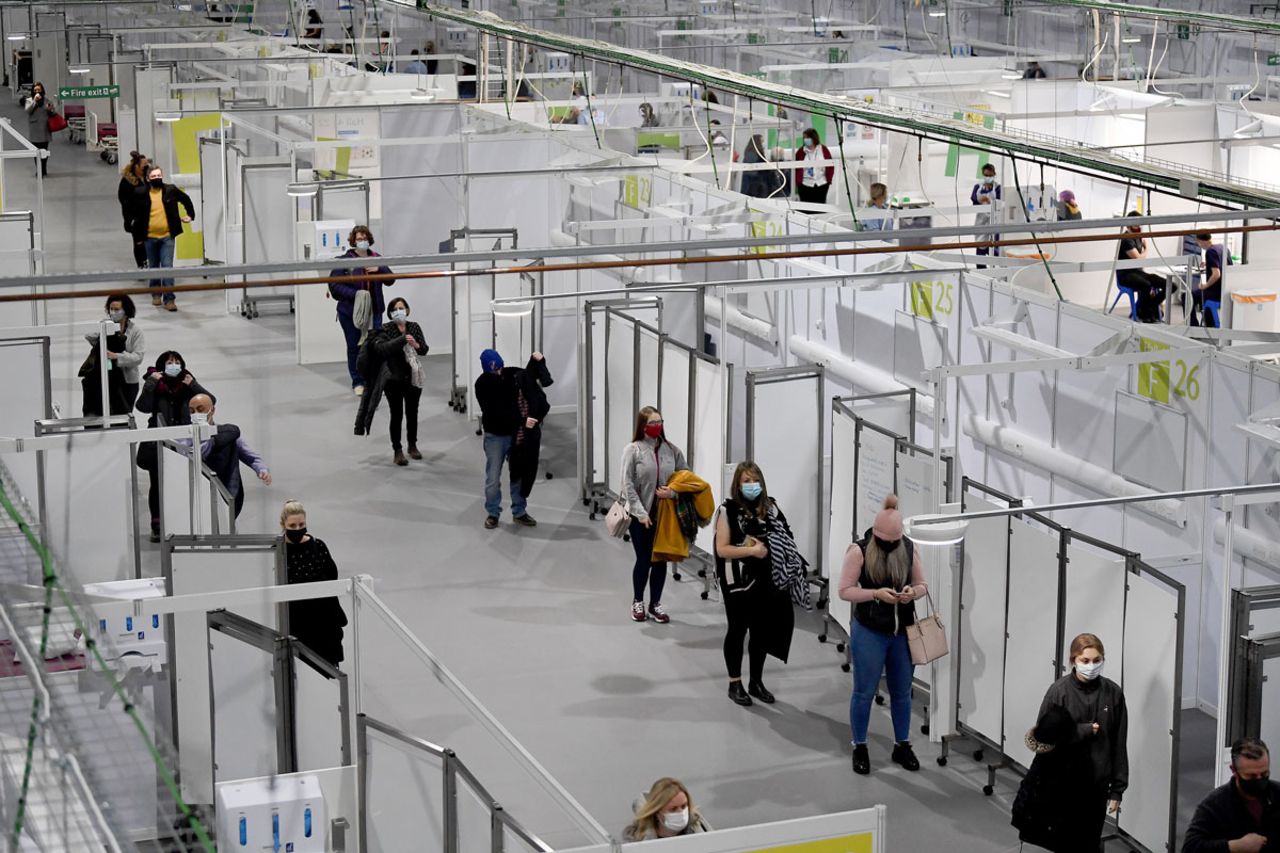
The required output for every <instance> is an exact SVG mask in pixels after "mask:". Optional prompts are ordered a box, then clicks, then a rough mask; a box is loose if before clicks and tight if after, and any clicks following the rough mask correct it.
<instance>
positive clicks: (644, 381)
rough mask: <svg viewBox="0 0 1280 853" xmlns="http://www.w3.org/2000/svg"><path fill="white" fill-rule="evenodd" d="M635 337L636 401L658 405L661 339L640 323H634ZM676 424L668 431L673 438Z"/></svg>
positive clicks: (641, 404) (677, 430)
mask: <svg viewBox="0 0 1280 853" xmlns="http://www.w3.org/2000/svg"><path fill="white" fill-rule="evenodd" d="M636 331H637V339H638V341H639V349H637V350H636V358H637V361H636V403H637V404H638V405H640V406H654V407H656V406H657V405H658V393H659V392H658V389H659V386H660V385H661V382H662V339H661V335H660V334H659V333H658V331H657V330H656V329H654V328H650V327H649V326H646V325H644V324H642V323H636ZM662 416H663V419H664V420H665V419H666V416H667V413H666V412H663V413H662ZM672 423H674V424H676V432H673V433H670V435H671V437H672V438H673V439H678V437H679V435H680V432H679V429H680V425H679V422H678V421H673V422H672ZM681 449H682V450H686V451H687V450H688V449H689V448H688V446H687V445H686V446H684V447H681Z"/></svg>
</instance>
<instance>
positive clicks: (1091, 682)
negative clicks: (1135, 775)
mask: <svg viewBox="0 0 1280 853" xmlns="http://www.w3.org/2000/svg"><path fill="white" fill-rule="evenodd" d="M1105 659H1106V649H1105V648H1104V647H1103V645H1102V640H1101V639H1099V638H1098V637H1097V636H1096V635H1094V634H1080V635H1078V636H1077V637H1076V638H1075V639H1073V640H1072V641H1071V648H1070V660H1071V666H1072V669H1071V672H1069V673H1067V674H1066V675H1064V676H1063V677H1062V678H1059V679H1058V680H1057V681H1055V682H1054V683H1053V684H1052V685H1051V686H1050V687H1049V689H1048V690H1047V691H1046V692H1045V694H1044V701H1043V702H1041V703H1040V714H1039V716H1040V717H1043V716H1044V715H1045V714H1046V713H1047V712H1048V711H1049V709H1050V708H1052V707H1054V706H1059V707H1061V708H1063V709H1065V710H1066V712H1067V713H1068V714H1069V715H1070V716H1071V720H1072V722H1073V723H1074V729H1073V733H1072V739H1071V741H1070V742H1069V743H1068V744H1067V747H1068V748H1070V749H1078V750H1079V751H1080V753H1081V755H1082V757H1083V760H1084V761H1085V762H1086V764H1087V765H1088V768H1089V773H1088V780H1087V781H1088V784H1087V785H1085V786H1084V787H1077V789H1076V790H1075V795H1074V796H1075V800H1074V808H1073V811H1074V812H1075V813H1076V822H1075V830H1076V833H1077V834H1076V838H1077V839H1079V846H1078V847H1076V848H1073V849H1078V850H1096V849H1098V845H1099V844H1100V843H1101V839H1102V827H1103V823H1104V821H1105V820H1106V816H1107V813H1111V814H1113V815H1118V814H1120V799H1121V797H1123V796H1124V792H1125V790H1126V789H1127V788H1128V787H1129V750H1128V746H1127V741H1128V737H1129V714H1128V711H1127V710H1126V708H1125V701H1124V693H1123V691H1121V689H1120V685H1118V684H1116V683H1115V682H1114V681H1112V680H1111V679H1109V678H1106V677H1104V676H1103V675H1102V669H1103V662H1104V661H1105Z"/></svg>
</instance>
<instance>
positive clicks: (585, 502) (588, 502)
mask: <svg viewBox="0 0 1280 853" xmlns="http://www.w3.org/2000/svg"><path fill="white" fill-rule="evenodd" d="M582 505H583V506H591V498H583V499H582Z"/></svg>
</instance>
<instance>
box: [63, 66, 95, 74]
mask: <svg viewBox="0 0 1280 853" xmlns="http://www.w3.org/2000/svg"><path fill="white" fill-rule="evenodd" d="M89 71H90V69H89V68H88V67H87V66H83V67H80V68H68V69H67V73H69V74H88V73H89Z"/></svg>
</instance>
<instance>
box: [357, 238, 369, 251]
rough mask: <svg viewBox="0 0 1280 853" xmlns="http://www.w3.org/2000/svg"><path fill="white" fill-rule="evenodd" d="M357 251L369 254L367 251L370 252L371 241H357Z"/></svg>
mask: <svg viewBox="0 0 1280 853" xmlns="http://www.w3.org/2000/svg"><path fill="white" fill-rule="evenodd" d="M356 251H358V252H367V251H369V241H368V240H357V241H356Z"/></svg>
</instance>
